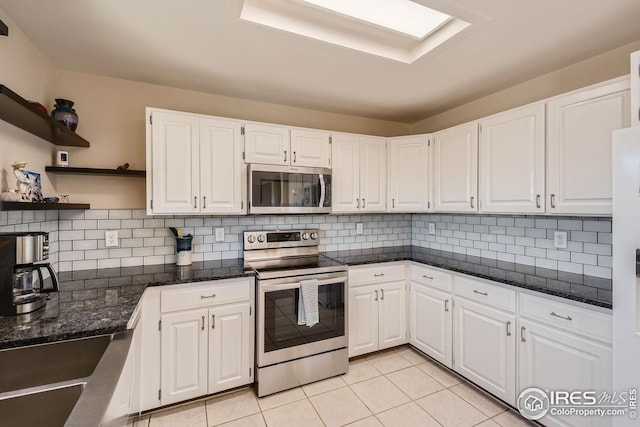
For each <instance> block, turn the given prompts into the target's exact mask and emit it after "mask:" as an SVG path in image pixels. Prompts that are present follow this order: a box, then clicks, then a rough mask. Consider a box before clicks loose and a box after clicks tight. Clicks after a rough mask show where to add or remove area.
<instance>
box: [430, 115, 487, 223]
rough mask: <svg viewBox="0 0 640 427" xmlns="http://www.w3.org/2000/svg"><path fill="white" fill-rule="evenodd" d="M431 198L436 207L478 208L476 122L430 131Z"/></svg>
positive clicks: (449, 209)
mask: <svg viewBox="0 0 640 427" xmlns="http://www.w3.org/2000/svg"><path fill="white" fill-rule="evenodd" d="M433 139H434V144H433V179H434V182H433V199H434V208H435V210H436V211H443V212H476V211H477V210H478V123H477V122H472V123H466V124H463V125H460V126H456V127H453V128H450V129H446V130H443V131H440V132H436V133H435V134H433Z"/></svg>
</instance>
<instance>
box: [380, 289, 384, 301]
mask: <svg viewBox="0 0 640 427" xmlns="http://www.w3.org/2000/svg"><path fill="white" fill-rule="evenodd" d="M380 299H381V300H384V289H380Z"/></svg>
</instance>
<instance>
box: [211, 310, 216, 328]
mask: <svg viewBox="0 0 640 427" xmlns="http://www.w3.org/2000/svg"><path fill="white" fill-rule="evenodd" d="M215 328H216V315H215V314H212V315H211V329H215Z"/></svg>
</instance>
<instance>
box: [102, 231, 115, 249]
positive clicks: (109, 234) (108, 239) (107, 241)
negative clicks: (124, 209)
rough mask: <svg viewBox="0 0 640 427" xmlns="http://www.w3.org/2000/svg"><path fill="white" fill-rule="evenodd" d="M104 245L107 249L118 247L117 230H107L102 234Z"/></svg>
mask: <svg viewBox="0 0 640 427" xmlns="http://www.w3.org/2000/svg"><path fill="white" fill-rule="evenodd" d="M104 245H105V246H106V247H108V248H115V247H118V230H107V231H105V232H104Z"/></svg>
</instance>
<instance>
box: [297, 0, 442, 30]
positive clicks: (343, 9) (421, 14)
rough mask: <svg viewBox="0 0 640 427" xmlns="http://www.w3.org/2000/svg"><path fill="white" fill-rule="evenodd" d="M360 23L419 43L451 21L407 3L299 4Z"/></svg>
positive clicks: (322, 0)
mask: <svg viewBox="0 0 640 427" xmlns="http://www.w3.org/2000/svg"><path fill="white" fill-rule="evenodd" d="M303 1H304V2H306V3H311V4H313V5H316V6H319V7H322V8H324V9H329V10H332V11H334V12H337V13H340V14H342V15H347V16H350V17H352V18H356V19H359V20H361V21H365V22H369V23H371V24H374V25H378V26H380V27H384V28H387V29H390V30H394V31H398V32H400V33H403V34H407V35H410V36H412V37H415V38H417V39H423V38H424V37H425V36H426V35H428V34H429V33H431V32H432V31H433V30H435V29H437V28H438V27H440V26H441V25H442V24H444V23H445V22H447V21H448V20H449V19H451V16H449V15H447V14H446V13H442V12H438V11H437V10H434V9H431V8H428V7H427V6H423V5H421V4H418V3H414V2H413V1H411V0H375V1H371V0H303Z"/></svg>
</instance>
